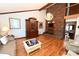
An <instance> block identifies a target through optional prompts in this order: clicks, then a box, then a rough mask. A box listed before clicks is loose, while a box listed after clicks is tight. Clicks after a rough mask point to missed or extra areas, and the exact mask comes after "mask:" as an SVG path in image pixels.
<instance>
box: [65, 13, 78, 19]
mask: <svg viewBox="0 0 79 59" xmlns="http://www.w3.org/2000/svg"><path fill="white" fill-rule="evenodd" d="M77 17H79V14H74V15H69V16H64V19H71V18H77Z"/></svg>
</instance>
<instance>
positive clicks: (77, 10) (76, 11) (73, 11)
mask: <svg viewBox="0 0 79 59" xmlns="http://www.w3.org/2000/svg"><path fill="white" fill-rule="evenodd" d="M71 5H73V4H71ZM73 14H79V4H77V5H75V6H72V7H70V11H69V15H73Z"/></svg>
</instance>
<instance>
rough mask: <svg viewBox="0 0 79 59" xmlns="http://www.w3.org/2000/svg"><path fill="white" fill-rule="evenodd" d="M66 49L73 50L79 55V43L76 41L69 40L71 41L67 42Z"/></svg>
mask: <svg viewBox="0 0 79 59" xmlns="http://www.w3.org/2000/svg"><path fill="white" fill-rule="evenodd" d="M65 47H66V49H67V50H71V51H73V52H75V53H78V54H79V43H77V42H76V41H74V40H71V39H69V41H65Z"/></svg>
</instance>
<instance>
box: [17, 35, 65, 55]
mask: <svg viewBox="0 0 79 59" xmlns="http://www.w3.org/2000/svg"><path fill="white" fill-rule="evenodd" d="M37 39H38V40H39V41H41V42H42V48H41V49H38V50H36V51H34V52H32V53H30V55H29V56H61V55H63V54H65V49H64V48H63V40H60V39H57V38H55V37H53V36H51V35H41V36H39V37H37ZM24 40H26V38H23V39H17V40H16V47H17V49H16V55H17V56H27V52H26V51H25V49H24V47H23V41H24Z"/></svg>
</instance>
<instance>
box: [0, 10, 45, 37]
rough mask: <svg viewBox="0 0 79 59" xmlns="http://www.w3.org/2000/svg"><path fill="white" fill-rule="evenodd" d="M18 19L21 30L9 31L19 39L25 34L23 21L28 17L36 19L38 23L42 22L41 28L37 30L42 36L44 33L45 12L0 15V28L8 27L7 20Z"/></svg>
mask: <svg viewBox="0 0 79 59" xmlns="http://www.w3.org/2000/svg"><path fill="white" fill-rule="evenodd" d="M10 17H11V18H19V19H20V20H21V29H11V33H12V34H13V35H15V36H16V38H19V37H25V35H26V33H25V31H26V26H25V19H28V18H29V17H35V18H37V20H38V22H43V28H42V29H39V28H38V29H39V30H38V31H39V34H42V33H43V32H44V31H45V17H46V10H42V11H30V12H21V13H12V14H4V15H0V26H1V27H3V26H7V27H9V18H10Z"/></svg>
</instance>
